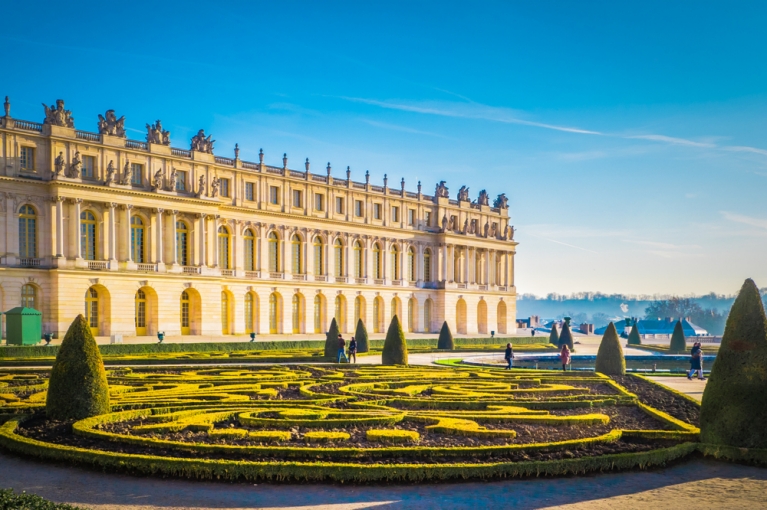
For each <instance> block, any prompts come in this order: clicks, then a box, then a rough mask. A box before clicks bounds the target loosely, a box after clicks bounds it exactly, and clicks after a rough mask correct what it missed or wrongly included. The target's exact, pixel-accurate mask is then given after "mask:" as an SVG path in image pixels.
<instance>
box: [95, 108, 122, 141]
mask: <svg viewBox="0 0 767 510" xmlns="http://www.w3.org/2000/svg"><path fill="white" fill-rule="evenodd" d="M98 125H99V134H100V135H111V136H120V137H122V138H125V115H123V116H122V117H120V118H119V119H118V118H117V115H115V111H114V110H107V112H106V114H105V115H104V116H102V115H101V114H99V124H98Z"/></svg>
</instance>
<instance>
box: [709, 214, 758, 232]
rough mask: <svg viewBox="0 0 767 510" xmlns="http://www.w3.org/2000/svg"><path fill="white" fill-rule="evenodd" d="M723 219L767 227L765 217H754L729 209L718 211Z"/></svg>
mask: <svg viewBox="0 0 767 510" xmlns="http://www.w3.org/2000/svg"><path fill="white" fill-rule="evenodd" d="M719 212H720V213H721V214H722V216H724V218H725V219H727V220H730V221H733V222H735V223H742V224H744V225H749V226H752V227H757V228H765V229H767V218H754V217H751V216H745V215H743V214H738V213H733V212H729V211H719Z"/></svg>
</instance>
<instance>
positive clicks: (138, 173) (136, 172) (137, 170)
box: [130, 163, 144, 186]
mask: <svg viewBox="0 0 767 510" xmlns="http://www.w3.org/2000/svg"><path fill="white" fill-rule="evenodd" d="M130 168H131V181H130V182H131V184H134V185H136V186H141V183H142V182H143V181H142V174H143V173H144V165H139V164H138V163H131V166H130Z"/></svg>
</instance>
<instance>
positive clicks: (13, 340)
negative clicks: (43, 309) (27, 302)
mask: <svg viewBox="0 0 767 510" xmlns="http://www.w3.org/2000/svg"><path fill="white" fill-rule="evenodd" d="M5 332H6V339H5V343H6V345H34V344H37V343H39V342H40V339H41V338H42V332H43V314H42V313H40V312H38V311H37V310H35V309H34V308H24V307H21V306H17V307H16V308H11V309H10V310H8V311H7V312H5Z"/></svg>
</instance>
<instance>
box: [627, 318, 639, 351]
mask: <svg viewBox="0 0 767 510" xmlns="http://www.w3.org/2000/svg"><path fill="white" fill-rule="evenodd" d="M628 344H629V345H642V337H641V336H639V325H638V324H637V323H636V322H635V323H634V327H633V328H631V333H629V340H628Z"/></svg>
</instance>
